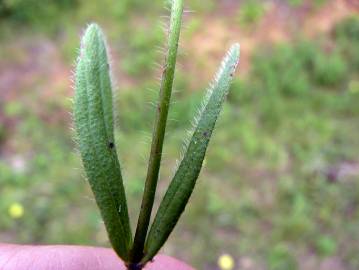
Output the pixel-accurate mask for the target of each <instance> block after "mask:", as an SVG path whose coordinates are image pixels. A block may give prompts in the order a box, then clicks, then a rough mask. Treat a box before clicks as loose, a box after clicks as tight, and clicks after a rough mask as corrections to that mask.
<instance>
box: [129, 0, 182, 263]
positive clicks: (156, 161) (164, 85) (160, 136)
mask: <svg viewBox="0 0 359 270" xmlns="http://www.w3.org/2000/svg"><path fill="white" fill-rule="evenodd" d="M182 13H183V0H173V1H172V10H171V22H170V31H169V38H168V54H167V56H166V61H165V66H164V70H163V74H162V81H161V88H160V97H159V103H158V106H157V114H156V120H155V124H154V129H153V135H152V144H151V153H150V158H149V163H148V170H147V177H146V184H145V190H144V193H143V198H142V204H141V210H140V215H139V218H138V223H137V228H136V234H135V239H134V243H133V248H132V256H131V257H132V258H131V261H132V262H139V261H140V260H141V259H142V257H143V255H144V250H143V249H144V244H145V240H146V235H147V230H148V226H149V222H150V218H151V212H152V208H153V202H154V198H155V193H156V187H157V181H158V175H159V169H160V163H161V157H162V148H163V141H164V135H165V131H166V123H167V115H168V109H169V106H170V99H171V92H172V86H173V79H174V72H175V67H176V60H177V50H178V41H179V36H180V28H181V23H182Z"/></svg>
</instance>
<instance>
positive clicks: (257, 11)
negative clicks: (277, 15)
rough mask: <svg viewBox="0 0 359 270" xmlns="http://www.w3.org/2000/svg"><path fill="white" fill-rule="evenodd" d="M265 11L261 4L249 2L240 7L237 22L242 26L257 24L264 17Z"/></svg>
mask: <svg viewBox="0 0 359 270" xmlns="http://www.w3.org/2000/svg"><path fill="white" fill-rule="evenodd" d="M264 12H265V9H264V7H263V4H261V3H260V2H258V1H257V0H249V1H246V2H244V4H243V5H241V7H240V10H239V22H240V23H241V24H242V25H243V26H248V25H251V24H255V23H257V22H258V21H259V20H260V19H261V18H262V16H263V15H264Z"/></svg>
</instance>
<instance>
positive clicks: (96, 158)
mask: <svg viewBox="0 0 359 270" xmlns="http://www.w3.org/2000/svg"><path fill="white" fill-rule="evenodd" d="M182 13H183V0H174V1H172V11H171V19H170V30H169V39H168V54H167V57H166V63H165V65H164V67H163V75H162V82H161V87H160V93H159V102H158V105H157V114H156V119H155V124H154V129H153V137H152V145H151V152H150V158H149V164H148V170H147V177H146V183H145V190H144V194H143V200H142V205H141V211H140V215H139V219H138V223H137V228H136V233H135V237H134V239H132V233H131V228H130V222H129V215H128V210H127V201H126V195H125V190H124V186H123V180H122V174H121V167H120V163H119V161H118V157H117V151H116V146H115V140H114V124H113V122H114V120H113V109H112V86H111V77H110V74H109V69H110V68H109V61H108V56H107V48H106V43H105V38H104V35H103V33H102V31H101V29H100V28H99V27H98V26H97V25H96V24H91V25H90V26H89V27H88V28H87V30H86V32H85V34H84V36H83V39H82V43H81V51H80V56H79V58H78V61H77V67H76V83H75V89H76V93H75V99H74V120H75V128H76V133H77V141H78V143H79V148H80V153H81V157H82V161H83V165H84V168H85V171H86V175H87V178H88V180H89V182H90V185H91V187H92V190H93V193H94V195H95V199H96V202H97V204H98V206H99V208H100V212H101V215H102V218H103V220H104V222H105V226H106V229H107V232H108V235H109V238H110V241H111V244H112V246H113V248H114V250H115V251H116V252H117V254H118V255H119V257H121V258H122V259H123V260H124V261H125V262H126V265H127V267H128V269H142V268H143V266H144V265H145V264H146V263H147V262H148V261H150V260H152V258H153V257H154V256H155V255H156V254H157V252H158V251H159V249H160V248H161V247H162V245H163V244H164V243H165V242H166V240H167V238H168V236H169V235H170V233H171V232H172V230H173V228H174V227H175V225H176V223H177V221H178V219H179V217H180V215H181V214H182V212H183V211H184V208H185V206H186V204H187V202H188V200H189V197H190V195H191V194H192V191H193V188H194V185H195V183H196V180H197V178H198V175H199V172H200V170H201V167H202V162H203V159H204V156H205V152H206V149H207V146H208V143H209V140H210V137H211V134H212V131H213V129H214V126H215V122H216V120H217V117H218V115H219V113H220V110H221V107H222V105H223V102H224V100H225V97H226V95H227V94H228V90H229V86H230V82H231V80H232V77H233V75H234V72H235V69H236V66H237V63H238V58H239V45H237V44H236V45H234V46H233V47H232V48H231V49H230V51H229V53H228V55H227V56H226V57H225V59H224V60H223V62H222V65H221V67H220V69H219V72H218V73H217V76H216V78H215V80H214V82H213V83H212V85H211V87H210V88H209V90H208V92H207V95H206V97H205V99H204V101H203V104H202V108H201V110H200V111H199V115H198V117H196V118H195V119H196V121H195V124H194V129H193V132H192V137H191V138H190V139H189V140H188V143H187V144H186V146H185V152H184V155H183V157H182V160H181V162H180V164H179V166H178V168H177V171H176V173H175V175H174V177H173V179H172V182H171V184H170V186H169V187H168V190H167V192H166V194H165V196H164V198H163V200H162V202H161V204H160V206H159V209H158V211H157V214H156V216H155V218H154V221H153V224H152V225H151V228H150V230H149V232H148V227H149V222H150V217H151V212H152V208H153V202H154V197H155V193H156V186H157V180H158V175H159V169H160V164H161V157H162V147H163V142H164V135H165V130H166V125H167V116H168V111H169V107H170V100H171V92H172V87H173V81H174V73H175V67H176V59H177V50H178V41H179V36H180V28H181V23H182Z"/></svg>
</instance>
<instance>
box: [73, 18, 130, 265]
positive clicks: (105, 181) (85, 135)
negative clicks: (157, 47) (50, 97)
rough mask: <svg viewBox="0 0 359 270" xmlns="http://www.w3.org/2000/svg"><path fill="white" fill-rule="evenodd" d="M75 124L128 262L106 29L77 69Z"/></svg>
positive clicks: (93, 31)
mask: <svg viewBox="0 0 359 270" xmlns="http://www.w3.org/2000/svg"><path fill="white" fill-rule="evenodd" d="M74 103H75V104H74V120H75V129H76V133H77V140H78V143H79V148H80V153H81V157H82V161H83V165H84V168H85V171H86V175H87V178H88V180H89V182H90V185H91V188H92V191H93V193H94V195H95V198H96V202H97V204H98V206H99V208H100V211H101V215H102V217H103V220H104V222H105V226H106V229H107V232H108V234H109V238H110V241H111V244H112V246H113V248H114V250H115V251H116V252H117V254H118V255H119V256H120V257H121V258H122V259H124V260H125V261H127V260H128V256H129V250H130V248H131V245H132V236H131V229H130V225H129V217H128V210H127V203H126V197H125V191H124V187H123V181H122V175H121V168H120V164H119V161H118V157H117V153H116V147H115V141H114V130H113V129H114V128H113V112H112V86H111V79H110V74H109V64H108V59H107V49H106V44H105V40H104V35H103V34H102V31H101V29H100V28H99V27H98V26H97V25H95V24H91V25H90V26H89V27H88V28H87V30H86V32H85V34H84V36H83V38H82V42H81V51H80V56H79V58H78V62H77V67H76V83H75V99H74Z"/></svg>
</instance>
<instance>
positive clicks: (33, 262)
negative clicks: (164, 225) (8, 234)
mask: <svg viewBox="0 0 359 270" xmlns="http://www.w3.org/2000/svg"><path fill="white" fill-rule="evenodd" d="M0 269H1V270H25V269H26V270H65V269H66V270H125V269H126V267H125V265H124V263H123V262H122V261H121V260H120V259H119V257H118V256H117V255H116V254H115V252H114V251H113V250H112V249H108V248H99V247H85V246H65V245H53V246H22V245H8V244H0ZM144 269H145V270H165V269H166V270H167V269H176V270H193V268H191V267H189V266H187V265H186V264H184V263H182V262H180V261H178V260H176V259H174V258H171V257H169V256H165V255H158V256H156V257H155V259H154V261H153V262H151V263H149V264H148V265H146V267H145V268H144Z"/></svg>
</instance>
